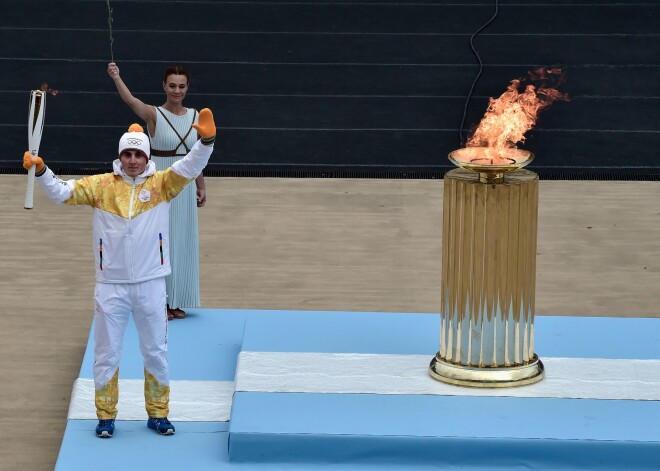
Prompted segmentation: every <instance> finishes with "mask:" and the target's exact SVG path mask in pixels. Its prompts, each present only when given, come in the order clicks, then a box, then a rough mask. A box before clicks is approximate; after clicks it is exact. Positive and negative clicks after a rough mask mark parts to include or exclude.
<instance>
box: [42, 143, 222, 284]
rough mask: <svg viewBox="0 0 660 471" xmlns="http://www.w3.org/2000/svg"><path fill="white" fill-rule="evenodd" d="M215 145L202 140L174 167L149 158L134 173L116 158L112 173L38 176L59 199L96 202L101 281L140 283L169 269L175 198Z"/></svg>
mask: <svg viewBox="0 0 660 471" xmlns="http://www.w3.org/2000/svg"><path fill="white" fill-rule="evenodd" d="M212 151H213V146H206V145H203V144H202V143H201V141H197V143H196V144H195V145H194V146H193V148H192V149H191V150H190V152H189V153H188V155H186V156H185V157H184V158H183V159H181V160H179V161H178V162H176V163H174V165H172V166H171V167H170V168H168V169H166V170H162V171H159V172H157V171H156V165H155V164H154V163H153V162H151V161H150V162H149V163H148V164H147V167H146V168H145V170H144V172H142V173H141V174H140V175H138V176H137V177H135V178H131V177H129V176H128V175H126V174H125V173H124V170H123V169H122V167H121V163H120V161H119V159H117V160H115V161H114V163H113V169H114V172H113V173H105V174H100V175H92V176H89V177H85V178H81V179H79V180H68V181H64V180H62V179H60V178H59V177H57V176H56V175H55V174H54V173H53V172H52V171H51V170H50V169H48V168H46V171H45V172H43V173H42V174H41V176H39V178H37V181H38V182H39V185H40V186H41V187H42V188H43V189H44V191H45V192H46V194H47V195H48V197H49V198H50V199H51V200H53V201H54V202H56V203H64V204H67V205H72V206H77V205H89V206H92V208H93V211H94V222H93V230H92V232H93V240H92V244H93V245H92V246H93V248H94V259H95V262H96V281H97V282H100V283H139V282H142V281H147V280H151V279H154V278H159V277H162V276H166V275H169V274H170V272H171V268H170V250H169V222H170V201H171V200H172V199H174V197H175V196H177V195H178V194H179V193H180V192H181V191H182V190H183V188H184V187H185V186H186V185H187V184H188V183H190V182H191V181H192V180H193V179H194V178H196V177H197V176H198V175H199V174H200V173H201V172H202V170H203V169H204V167H205V166H206V164H207V162H208V160H209V157H210V156H211V152H212Z"/></svg>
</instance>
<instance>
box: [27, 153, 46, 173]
mask: <svg viewBox="0 0 660 471" xmlns="http://www.w3.org/2000/svg"><path fill="white" fill-rule="evenodd" d="M33 165H36V166H37V168H36V169H35V170H36V172H37V173H39V172H41V170H42V169H43V168H44V159H42V158H41V157H39V156H38V155H35V156H34V157H32V154H30V153H29V152H28V151H25V154H23V168H24V169H25V170H30V169H31V168H32V166H33Z"/></svg>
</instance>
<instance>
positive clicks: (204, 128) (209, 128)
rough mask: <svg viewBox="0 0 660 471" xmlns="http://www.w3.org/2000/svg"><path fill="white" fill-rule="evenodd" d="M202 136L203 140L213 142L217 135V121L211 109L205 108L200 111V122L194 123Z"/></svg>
mask: <svg viewBox="0 0 660 471" xmlns="http://www.w3.org/2000/svg"><path fill="white" fill-rule="evenodd" d="M193 127H194V128H195V129H196V130H197V132H198V133H199V135H200V136H202V142H204V143H208V142H210V141H211V142H212V140H213V138H214V137H215V121H213V113H212V112H211V110H210V109H208V108H204V109H203V110H202V111H200V112H199V124H193Z"/></svg>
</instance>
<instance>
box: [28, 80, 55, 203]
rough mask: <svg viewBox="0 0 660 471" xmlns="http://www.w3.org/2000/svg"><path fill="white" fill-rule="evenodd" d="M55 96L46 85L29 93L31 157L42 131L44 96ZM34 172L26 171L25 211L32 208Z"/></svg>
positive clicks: (39, 142)
mask: <svg viewBox="0 0 660 471" xmlns="http://www.w3.org/2000/svg"><path fill="white" fill-rule="evenodd" d="M48 93H50V94H51V95H53V96H55V95H57V93H58V91H57V90H55V89H51V88H48V84H47V83H45V82H44V83H43V84H41V88H40V90H32V91H31V92H30V105H29V112H28V150H29V151H30V154H32V155H33V156H35V155H37V154H38V153H39V145H40V144H41V134H42V132H43V130H44V118H45V117H46V95H47V94H48ZM34 172H35V166H32V167H31V168H30V170H28V180H27V190H26V192H25V204H24V205H23V207H24V208H25V209H32V208H33V207H34Z"/></svg>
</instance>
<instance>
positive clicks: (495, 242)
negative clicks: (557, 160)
mask: <svg viewBox="0 0 660 471" xmlns="http://www.w3.org/2000/svg"><path fill="white" fill-rule="evenodd" d="M480 177H481V178H480ZM444 185H445V187H444V215H443V218H444V220H443V239H442V290H441V296H442V301H441V302H442V304H441V305H442V312H441V327H440V351H439V352H438V353H437V354H436V356H435V357H434V359H433V361H432V362H431V366H430V374H431V375H432V376H433V377H434V378H436V379H438V380H440V381H444V382H447V383H452V384H458V385H462V386H473V387H509V386H520V385H523V384H530V383H534V382H536V381H539V380H541V379H542V378H543V364H542V363H541V362H540V360H539V359H538V357H537V356H536V354H535V353H534V293H535V282H536V232H537V214H538V176H537V175H536V174H535V173H534V172H531V171H528V170H522V169H519V170H515V171H511V172H508V173H506V174H505V175H500V176H498V178H497V179H495V180H493V181H492V182H491V181H489V180H488V179H486V178H485V176H484V175H483V174H482V175H480V174H478V173H476V172H473V171H469V170H465V169H462V168H459V169H455V170H452V171H450V172H448V173H447V174H446V176H445V179H444Z"/></svg>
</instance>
